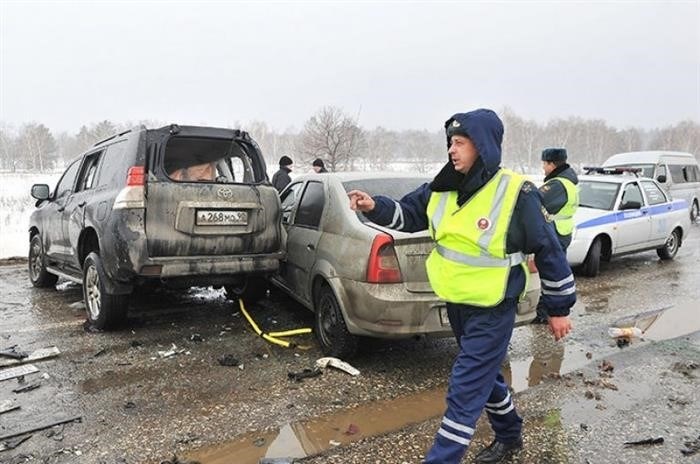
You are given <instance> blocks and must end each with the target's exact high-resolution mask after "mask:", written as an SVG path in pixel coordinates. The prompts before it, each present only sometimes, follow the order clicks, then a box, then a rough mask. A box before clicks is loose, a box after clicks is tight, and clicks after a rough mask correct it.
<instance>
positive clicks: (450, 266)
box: [426, 169, 529, 307]
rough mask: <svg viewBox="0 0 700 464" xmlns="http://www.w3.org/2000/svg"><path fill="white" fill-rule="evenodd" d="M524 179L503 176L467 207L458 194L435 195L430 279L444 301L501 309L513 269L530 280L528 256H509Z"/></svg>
mask: <svg viewBox="0 0 700 464" xmlns="http://www.w3.org/2000/svg"><path fill="white" fill-rule="evenodd" d="M524 181H525V178H524V177H523V176H520V175H518V174H516V173H514V172H511V171H509V170H506V169H500V170H499V171H498V173H496V175H495V176H494V177H493V178H492V179H491V180H490V181H489V182H488V183H487V184H486V185H485V186H484V187H482V188H481V189H480V190H479V191H478V192H477V193H476V194H474V196H473V197H472V198H470V199H469V200H468V201H467V202H466V203H465V204H464V205H462V206H461V207H460V206H458V205H457V192H455V191H452V192H433V193H432V195H431V197H430V201H429V202H428V208H427V213H428V217H429V229H430V233H431V236H432V237H433V239H435V240H436V242H437V245H436V246H435V249H434V250H433V251H432V252H431V253H430V256H429V257H428V260H427V261H426V268H427V271H428V279H429V280H430V284H431V286H432V288H433V290H434V291H435V293H436V294H437V295H438V296H439V297H440V298H441V299H443V300H445V301H449V302H453V303H464V304H470V305H475V306H485V307H489V306H495V305H497V304H498V303H500V302H501V301H503V298H504V297H505V292H506V288H507V286H508V276H509V274H510V269H511V267H513V266H517V265H521V266H522V267H523V269H524V270H525V275H526V276H527V277H529V276H528V272H527V270H526V267H525V264H524V261H525V256H524V255H523V254H522V253H512V254H507V253H506V235H507V233H508V228H509V225H510V220H511V217H512V215H513V211H514V209H515V203H516V201H517V198H518V195H519V194H520V188H521V186H522V184H523V182H524Z"/></svg>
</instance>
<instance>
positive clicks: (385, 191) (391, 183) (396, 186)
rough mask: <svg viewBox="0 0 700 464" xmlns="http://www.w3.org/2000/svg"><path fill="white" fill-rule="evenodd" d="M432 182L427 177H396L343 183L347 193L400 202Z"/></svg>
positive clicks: (360, 216) (362, 219)
mask: <svg viewBox="0 0 700 464" xmlns="http://www.w3.org/2000/svg"><path fill="white" fill-rule="evenodd" d="M426 182H430V179H429V178H427V177H394V178H382V179H360V180H352V181H347V182H343V187H344V188H345V191H346V192H349V191H351V190H362V191H363V192H366V193H368V194H369V195H371V196H375V195H384V196H387V197H389V198H393V199H395V200H399V199H400V198H402V197H403V196H404V195H406V194H407V193H410V192H412V191H414V190H415V189H417V188H418V187H420V186H421V185H423V184H425V183H426ZM357 217H358V218H360V220H361V221H362V222H368V220H367V218H366V217H365V216H364V215H363V214H361V213H359V212H358V213H357Z"/></svg>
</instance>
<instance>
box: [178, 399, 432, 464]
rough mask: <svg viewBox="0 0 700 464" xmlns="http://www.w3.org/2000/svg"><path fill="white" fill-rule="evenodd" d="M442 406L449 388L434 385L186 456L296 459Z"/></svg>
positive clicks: (220, 461)
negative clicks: (419, 391) (427, 389)
mask: <svg viewBox="0 0 700 464" xmlns="http://www.w3.org/2000/svg"><path fill="white" fill-rule="evenodd" d="M444 409H445V390H443V389H434V390H429V391H425V392H421V393H416V394H413V395H408V396H403V397H401V398H397V399H394V400H387V401H378V402H373V403H369V404H366V405H362V406H358V407H357V408H353V409H347V410H344V411H340V412H338V413H336V414H331V415H328V416H324V417H319V418H316V419H309V420H307V421H300V422H294V423H291V424H286V425H285V426H284V427H282V428H281V429H280V430H278V431H273V432H269V433H250V434H247V435H245V436H243V437H242V438H240V439H237V440H235V441H232V442H230V443H228V444H223V445H219V446H215V447H210V448H203V449H201V450H199V451H197V452H194V453H192V454H191V455H190V456H188V458H189V459H194V460H196V461H200V462H201V463H202V464H224V463H231V462H235V463H237V464H258V462H259V461H260V459H262V458H270V459H272V458H297V459H298V458H303V457H306V456H311V455H314V454H318V453H320V452H321V451H324V450H327V449H329V448H332V447H334V446H340V445H345V444H347V443H351V442H354V441H358V440H361V439H363V438H366V437H371V436H376V435H380V434H383V433H387V432H391V431H395V430H400V429H402V428H404V427H406V426H408V425H410V424H416V423H420V422H424V421H426V420H428V419H431V418H433V417H437V416H439V415H441V414H442V413H443V412H444Z"/></svg>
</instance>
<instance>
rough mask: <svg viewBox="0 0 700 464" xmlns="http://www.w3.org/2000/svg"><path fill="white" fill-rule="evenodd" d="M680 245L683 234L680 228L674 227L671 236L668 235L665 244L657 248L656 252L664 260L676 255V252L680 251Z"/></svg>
mask: <svg viewBox="0 0 700 464" xmlns="http://www.w3.org/2000/svg"><path fill="white" fill-rule="evenodd" d="M680 245H681V234H680V232H678V229H673V232H671V236H670V237H668V240H666V243H665V244H664V246H662V247H661V248H657V249H656V254H657V255H659V258H661V259H662V260H664V261H665V260H667V259H673V258H674V257H675V256H676V253H678V248H679V247H680Z"/></svg>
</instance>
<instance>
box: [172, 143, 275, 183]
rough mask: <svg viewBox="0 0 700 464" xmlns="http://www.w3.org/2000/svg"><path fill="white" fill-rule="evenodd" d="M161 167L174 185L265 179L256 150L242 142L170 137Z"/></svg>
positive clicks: (255, 181) (243, 181)
mask: <svg viewBox="0 0 700 464" xmlns="http://www.w3.org/2000/svg"><path fill="white" fill-rule="evenodd" d="M163 168H164V169H165V172H166V173H167V175H168V177H169V178H170V179H171V180H174V181H176V182H212V183H222V184H230V183H245V184H256V183H259V182H262V181H263V180H265V172H264V169H263V165H262V164H261V162H260V159H259V153H258V151H257V150H256V149H255V148H254V146H253V145H252V144H250V143H247V142H245V141H242V140H233V141H232V140H230V139H215V138H202V137H177V136H174V137H171V138H170V139H169V140H168V143H167V145H166V146H165V157H164V160H163Z"/></svg>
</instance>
